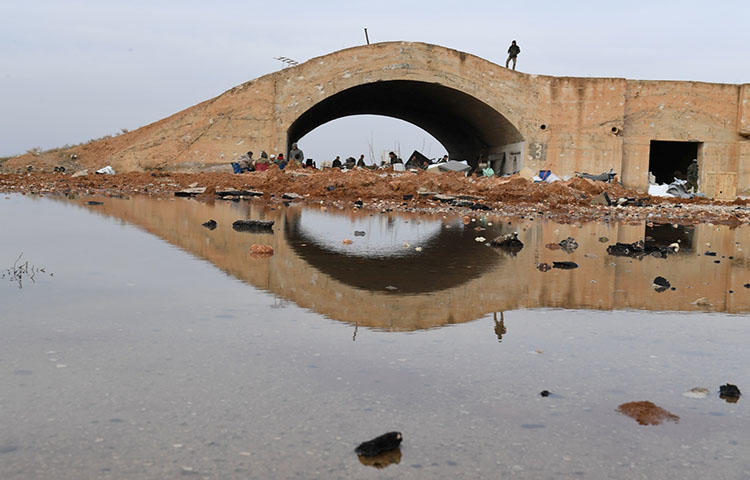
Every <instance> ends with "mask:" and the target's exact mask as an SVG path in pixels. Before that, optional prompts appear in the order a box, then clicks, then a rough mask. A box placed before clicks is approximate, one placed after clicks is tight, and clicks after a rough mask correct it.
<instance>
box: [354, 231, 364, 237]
mask: <svg viewBox="0 0 750 480" xmlns="http://www.w3.org/2000/svg"><path fill="white" fill-rule="evenodd" d="M365 235H366V233H365V232H363V231H361V230H355V231H354V236H355V237H364V236H365Z"/></svg>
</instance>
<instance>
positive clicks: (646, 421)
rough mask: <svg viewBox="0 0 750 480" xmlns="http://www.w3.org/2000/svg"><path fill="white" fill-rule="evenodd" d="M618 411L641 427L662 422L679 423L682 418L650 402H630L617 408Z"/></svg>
mask: <svg viewBox="0 0 750 480" xmlns="http://www.w3.org/2000/svg"><path fill="white" fill-rule="evenodd" d="M617 411H618V412H620V413H623V414H625V415H627V416H629V417H631V418H633V419H635V420H636V421H637V422H638V423H639V424H641V425H660V424H661V423H662V422H664V421H665V420H666V421H670V422H675V423H677V422H679V421H680V417H678V416H677V415H675V414H673V413H670V412H668V411H667V410H664V409H663V408H661V407H659V406H656V405H654V404H653V403H651V402H648V401H642V402H628V403H623V404H622V405H620V406H619V407H617Z"/></svg>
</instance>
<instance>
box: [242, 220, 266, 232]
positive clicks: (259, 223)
mask: <svg viewBox="0 0 750 480" xmlns="http://www.w3.org/2000/svg"><path fill="white" fill-rule="evenodd" d="M273 223H274V221H273V220H236V221H235V222H234V223H233V224H232V228H233V229H234V230H235V231H238V232H263V233H273V229H272V227H273Z"/></svg>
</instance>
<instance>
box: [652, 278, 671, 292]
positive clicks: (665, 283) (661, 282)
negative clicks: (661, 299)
mask: <svg viewBox="0 0 750 480" xmlns="http://www.w3.org/2000/svg"><path fill="white" fill-rule="evenodd" d="M671 286H672V285H671V284H670V283H669V280H667V279H666V278H664V277H656V278H655V279H654V284H653V287H654V290H656V291H657V292H663V291H665V290H667V289H668V288H669V287H671Z"/></svg>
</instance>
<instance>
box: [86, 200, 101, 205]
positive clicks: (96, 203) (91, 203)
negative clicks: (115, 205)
mask: <svg viewBox="0 0 750 480" xmlns="http://www.w3.org/2000/svg"><path fill="white" fill-rule="evenodd" d="M86 203H87V204H88V205H104V202H97V201H96V200H89V201H88V202H86Z"/></svg>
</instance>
